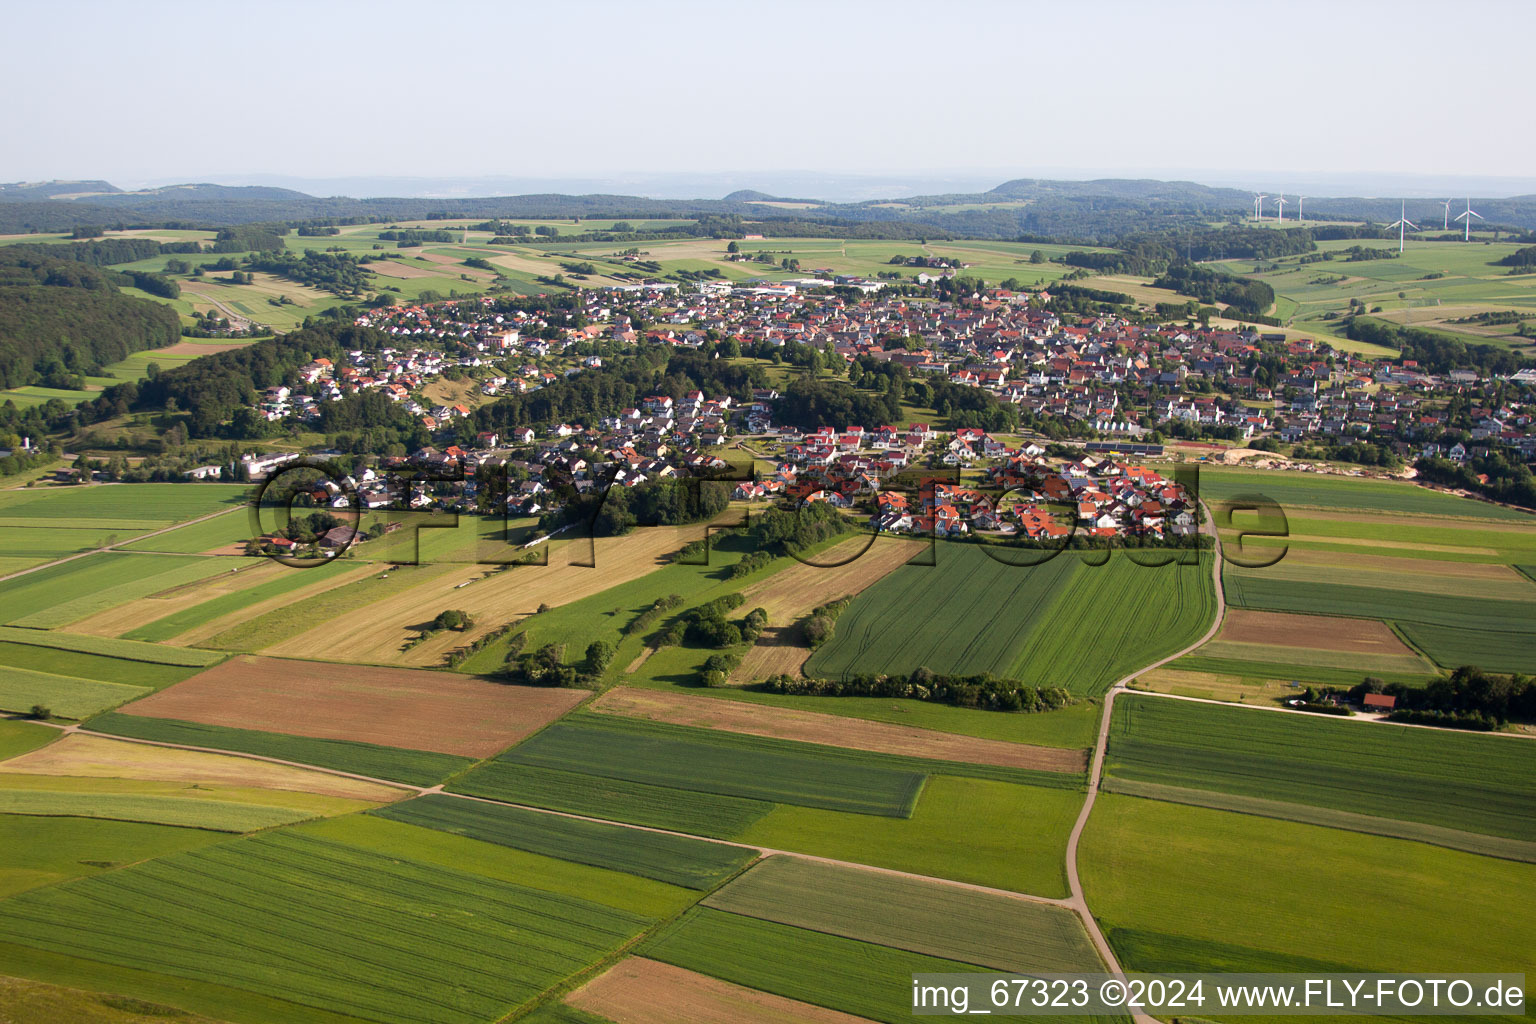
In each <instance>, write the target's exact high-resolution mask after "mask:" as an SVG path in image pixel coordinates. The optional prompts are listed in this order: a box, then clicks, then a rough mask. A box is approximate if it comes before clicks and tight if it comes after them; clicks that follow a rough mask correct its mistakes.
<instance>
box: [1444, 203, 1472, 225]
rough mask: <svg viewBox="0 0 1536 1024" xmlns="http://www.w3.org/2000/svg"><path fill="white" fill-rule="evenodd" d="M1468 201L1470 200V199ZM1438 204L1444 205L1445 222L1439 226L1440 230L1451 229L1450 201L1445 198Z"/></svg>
mask: <svg viewBox="0 0 1536 1024" xmlns="http://www.w3.org/2000/svg"><path fill="white" fill-rule="evenodd" d="M1468 201H1469V202H1470V200H1468ZM1440 205H1441V206H1443V207H1445V224H1444V225H1442V226H1441V228H1440V230H1441V231H1449V230H1451V201H1450V200H1449V199H1447V200H1445V201H1444V202H1442V203H1441V204H1440Z"/></svg>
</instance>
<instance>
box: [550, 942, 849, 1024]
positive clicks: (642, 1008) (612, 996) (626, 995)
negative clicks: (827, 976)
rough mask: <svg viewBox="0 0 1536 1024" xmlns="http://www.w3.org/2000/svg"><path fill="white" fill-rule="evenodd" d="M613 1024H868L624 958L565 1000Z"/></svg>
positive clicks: (650, 962) (639, 959)
mask: <svg viewBox="0 0 1536 1024" xmlns="http://www.w3.org/2000/svg"><path fill="white" fill-rule="evenodd" d="M565 1001H566V1002H567V1003H569V1004H570V1005H572V1006H574V1007H576V1008H577V1009H578V1010H586V1011H587V1012H588V1013H595V1014H597V1015H598V1016H600V1017H603V1018H605V1019H607V1020H611V1021H613V1022H614V1024H869V1021H868V1020H866V1019H865V1018H863V1017H853V1016H850V1015H848V1014H846V1013H841V1012H839V1011H837V1010H828V1009H826V1008H825V1007H822V1006H814V1005H812V1004H811V1003H802V1002H800V1001H799V1000H797V999H786V998H785V997H783V996H776V995H773V994H772V993H769V992H760V991H758V990H757V989H755V988H745V987H743V986H741V985H735V984H732V983H731V982H729V981H721V980H720V979H718V978H711V977H710V976H709V975H707V974H698V973H696V972H694V971H689V970H684V969H683V968H681V967H673V966H672V965H671V964H664V963H661V962H660V961H657V960H647V959H645V958H644V957H630V958H629V959H627V960H621V961H620V962H619V963H617V964H615V965H614V966H613V967H611V968H609V969H608V971H607V972H606V973H604V974H602V975H600V976H598V977H597V978H594V979H593V980H591V981H589V982H587V983H586V984H585V985H583V986H582V987H581V988H579V989H577V990H576V991H574V992H572V993H571V994H570V995H569V996H566V999H565Z"/></svg>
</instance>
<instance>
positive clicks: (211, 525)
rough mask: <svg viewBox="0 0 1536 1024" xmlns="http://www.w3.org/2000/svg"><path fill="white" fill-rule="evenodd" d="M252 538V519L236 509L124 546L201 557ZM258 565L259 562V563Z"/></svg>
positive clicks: (243, 511) (126, 548)
mask: <svg viewBox="0 0 1536 1024" xmlns="http://www.w3.org/2000/svg"><path fill="white" fill-rule="evenodd" d="M250 538H251V520H250V516H249V515H248V514H247V513H246V511H245V510H244V509H234V510H231V511H229V512H226V513H224V514H223V515H220V516H215V517H214V518H212V519H205V520H203V521H202V522H200V523H190V524H188V525H186V526H178V527H177V528H176V529H174V530H171V531H169V532H168V533H162V534H159V535H158V536H154V537H146V538H145V539H143V540H136V541H132V542H131V543H128V544H124V545H123V548H124V550H127V551H172V552H177V553H180V554H198V553H200V552H203V551H212V550H213V549H214V548H221V547H225V546H226V545H229V544H238V543H243V542H245V541H247V540H250ZM257 564H259V563H257Z"/></svg>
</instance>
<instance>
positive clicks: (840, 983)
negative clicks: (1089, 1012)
mask: <svg viewBox="0 0 1536 1024" xmlns="http://www.w3.org/2000/svg"><path fill="white" fill-rule="evenodd" d="M636 952H637V953H639V954H640V955H642V956H646V957H649V958H651V959H654V960H660V961H662V962H664V963H669V964H673V965H674V966H677V967H682V968H685V969H687V970H692V971H698V972H699V973H701V974H708V975H711V976H713V977H716V978H721V979H723V980H725V981H729V982H732V983H734V984H738V985H745V986H747V987H748V988H755V989H759V990H761V991H765V992H772V993H775V994H777V995H782V996H786V997H788V998H790V999H798V1000H800V1001H802V1002H806V1003H811V1004H813V1005H817V1006H825V1007H827V1008H829V1009H833V1010H840V1011H842V1012H844V1013H852V1014H855V1015H858V1016H861V1017H867V1018H870V1019H871V1020H877V1021H885V1022H887V1024H906V1022H907V1021H909V1020H911V1012H912V1011H911V994H910V992H909V991H908V985H907V983H906V982H905V981H903V982H902V983H901V984H899V985H898V984H893V979H907V978H910V976H911V975H912V974H916V973H940V974H942V973H970V972H973V971H975V970H976V969H977V966H976V965H972V964H966V963H961V962H958V961H955V960H949V959H944V958H940V957H933V956H928V955H926V954H922V953H913V952H909V951H907V950H900V949H894V948H892V947H889V946H880V945H876V944H874V943H869V942H860V941H858V940H855V939H847V938H843V937H842V936H836V935H828V934H825V933H823V932H816V931H809V930H807V929H803V928H795V927H792V926H789V925H783V924H777V923H775V922H771V921H764V920H760V919H758V918H753V917H744V916H741V915H739V914H729V913H726V912H724V911H720V910H714V909H712V908H709V907H695V908H693V909H691V910H689V911H687V912H685V913H684V914H683V915H682V917H680V918H679V919H677V920H676V921H673V922H671V923H670V924H668V925H665V926H664V927H662V928H661V929H660V930H658V931H657V932H656V933H654V934H653V935H651V936H649V937H648V938H646V939H645V941H643V942H642V943H641V944H640V945H639V946H638V947H637V949H636ZM830 965H836V967H837V969H836V970H830V969H829V967H830ZM1046 1019H1054V1020H1060V1019H1061V1018H1046ZM1078 1019H1079V1020H1081V1018H1078Z"/></svg>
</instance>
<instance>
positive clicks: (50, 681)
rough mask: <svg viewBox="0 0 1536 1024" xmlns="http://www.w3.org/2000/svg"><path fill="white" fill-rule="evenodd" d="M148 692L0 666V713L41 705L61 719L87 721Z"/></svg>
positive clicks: (130, 687)
mask: <svg viewBox="0 0 1536 1024" xmlns="http://www.w3.org/2000/svg"><path fill="white" fill-rule="evenodd" d="M149 692H150V688H149V687H147V686H127V685H124V684H122V683H103V682H100V681H98V680H95V679H80V678H78V677H76V676H65V675H55V674H54V673H51V672H37V671H34V670H32V669H27V668H10V667H3V666H0V711H13V712H17V713H20V712H26V711H30V710H31V709H32V707H33V706H34V705H42V706H43V707H46V708H48V709H49V710H50V711H52V712H53V713H54V714H56V715H58V716H59V717H61V718H89V717H90V716H91V715H96V714H100V713H101V712H103V711H105V710H107V709H108V708H114V707H117V706H118V705H119V704H124V703H126V702H128V701H130V700H133V699H134V698H136V697H142V696H144V694H146V693H149Z"/></svg>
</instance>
